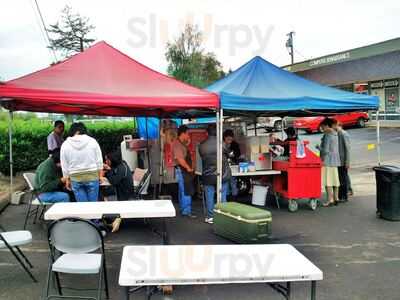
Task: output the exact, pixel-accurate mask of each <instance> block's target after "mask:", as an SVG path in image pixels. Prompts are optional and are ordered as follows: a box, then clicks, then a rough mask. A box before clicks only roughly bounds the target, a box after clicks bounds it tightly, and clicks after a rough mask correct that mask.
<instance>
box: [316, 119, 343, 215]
mask: <svg viewBox="0 0 400 300" xmlns="http://www.w3.org/2000/svg"><path fill="white" fill-rule="evenodd" d="M321 128H322V129H323V131H324V135H323V137H322V140H321V146H320V147H319V148H320V157H321V160H322V183H323V186H324V187H325V189H326V194H327V200H328V201H327V203H325V204H324V207H329V206H332V205H337V203H338V200H339V199H338V198H339V186H340V181H339V174H338V167H339V166H340V164H341V163H340V155H339V139H338V134H337V132H336V131H335V130H334V129H333V120H332V119H329V118H326V119H325V120H323V121H322V123H321Z"/></svg>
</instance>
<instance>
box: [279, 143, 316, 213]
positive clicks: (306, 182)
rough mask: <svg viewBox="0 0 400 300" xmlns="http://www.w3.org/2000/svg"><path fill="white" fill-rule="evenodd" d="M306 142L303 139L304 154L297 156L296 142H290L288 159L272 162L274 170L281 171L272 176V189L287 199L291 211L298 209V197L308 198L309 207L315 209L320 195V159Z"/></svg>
mask: <svg viewBox="0 0 400 300" xmlns="http://www.w3.org/2000/svg"><path fill="white" fill-rule="evenodd" d="M308 144H309V142H307V141H304V146H305V147H304V148H305V153H306V156H305V157H304V158H297V157H296V149H297V142H295V141H294V142H290V154H289V159H288V160H275V161H274V162H273V164H272V168H273V169H274V170H279V171H281V172H282V173H281V174H280V175H276V176H274V178H273V187H274V191H275V193H276V194H277V195H278V197H280V198H284V199H286V200H288V201H289V203H288V204H289V206H288V207H289V211H291V212H294V211H296V210H297V209H298V203H297V200H299V199H309V205H310V207H311V209H312V210H315V209H316V208H317V206H318V199H319V198H320V197H321V166H322V165H321V160H320V158H319V157H318V156H317V155H316V154H315V153H314V152H312V151H311V150H310V149H308Z"/></svg>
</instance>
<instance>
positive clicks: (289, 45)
mask: <svg viewBox="0 0 400 300" xmlns="http://www.w3.org/2000/svg"><path fill="white" fill-rule="evenodd" d="M287 36H288V39H287V41H286V49H287V50H288V51H289V55H290V57H291V61H292V65H293V64H294V51H293V36H294V31H291V32H289V33H288V34H287Z"/></svg>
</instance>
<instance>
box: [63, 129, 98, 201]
mask: <svg viewBox="0 0 400 300" xmlns="http://www.w3.org/2000/svg"><path fill="white" fill-rule="evenodd" d="M61 168H62V172H63V175H64V177H67V178H68V185H69V186H70V187H71V188H72V191H73V192H74V195H75V198H76V201H78V202H86V201H97V200H98V197H99V178H100V172H101V170H102V169H103V156H102V154H101V149H100V146H99V144H98V143H97V141H96V140H95V139H94V138H92V137H90V136H88V135H87V129H86V126H85V125H84V124H83V123H80V122H78V123H73V124H72V125H71V128H70V131H69V137H68V138H67V140H66V141H65V142H64V143H63V144H62V146H61Z"/></svg>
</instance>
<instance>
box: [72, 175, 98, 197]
mask: <svg viewBox="0 0 400 300" xmlns="http://www.w3.org/2000/svg"><path fill="white" fill-rule="evenodd" d="M71 185H72V191H73V192H74V195H75V199H76V202H95V201H97V200H98V198H99V180H93V181H87V182H76V181H72V184H71Z"/></svg>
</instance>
